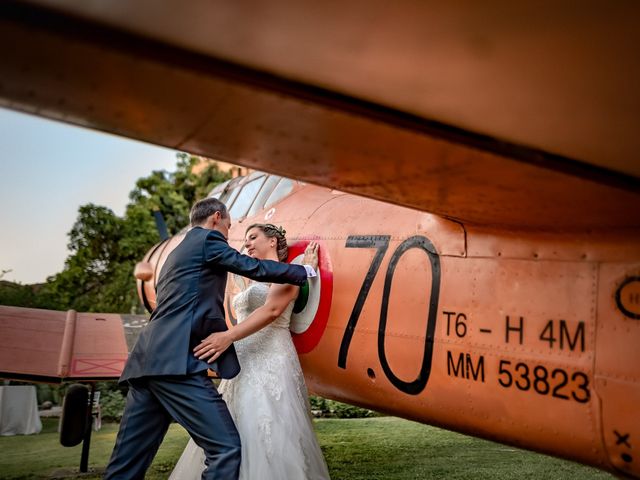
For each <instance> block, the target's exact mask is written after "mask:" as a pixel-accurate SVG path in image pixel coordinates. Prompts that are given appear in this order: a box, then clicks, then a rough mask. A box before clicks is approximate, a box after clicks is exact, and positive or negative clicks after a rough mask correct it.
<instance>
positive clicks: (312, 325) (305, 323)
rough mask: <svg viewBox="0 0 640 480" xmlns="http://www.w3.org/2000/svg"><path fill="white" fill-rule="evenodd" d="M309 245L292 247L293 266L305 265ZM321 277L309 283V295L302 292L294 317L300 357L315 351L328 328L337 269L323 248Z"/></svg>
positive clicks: (290, 255)
mask: <svg viewBox="0 0 640 480" xmlns="http://www.w3.org/2000/svg"><path fill="white" fill-rule="evenodd" d="M308 244H309V241H308V240H302V241H298V242H296V243H294V244H293V245H290V246H289V258H288V261H289V263H298V264H299V263H302V258H303V254H304V249H305V248H306V247H307V245H308ZM318 257H319V258H318V260H319V261H318V263H319V265H318V267H319V268H318V270H319V275H318V276H317V277H315V278H310V279H309V284H308V295H307V292H306V289H302V288H301V298H300V299H299V300H298V301H297V302H296V308H295V309H294V313H293V314H292V315H291V326H290V329H291V336H292V337H293V343H294V345H295V346H296V350H297V351H298V353H300V354H302V353H308V352H310V351H311V350H313V349H314V348H315V347H316V345H317V344H318V342H320V339H321V338H322V334H323V333H324V330H325V328H326V326H327V321H328V320H329V311H330V310H331V297H332V295H333V269H332V267H331V262H330V260H329V255H328V253H327V251H326V248H323V245H322V244H320V246H319V248H318Z"/></svg>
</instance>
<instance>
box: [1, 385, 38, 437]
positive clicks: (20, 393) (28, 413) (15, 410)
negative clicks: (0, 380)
mask: <svg viewBox="0 0 640 480" xmlns="http://www.w3.org/2000/svg"><path fill="white" fill-rule="evenodd" d="M41 430H42V422H40V416H39V415H38V397H37V395H36V387H34V386H33V385H9V386H2V387H0V435H2V436H9V435H31V434H33V433H40V431H41Z"/></svg>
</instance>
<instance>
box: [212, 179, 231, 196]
mask: <svg viewBox="0 0 640 480" xmlns="http://www.w3.org/2000/svg"><path fill="white" fill-rule="evenodd" d="M230 181H231V180H227V181H226V182H223V183H221V184H219V185H216V186H215V187H214V189H213V190H211V193H210V194H209V196H210V197H212V198H220V195H222V193H223V192H224V190H225V188H227V185H229V182H230Z"/></svg>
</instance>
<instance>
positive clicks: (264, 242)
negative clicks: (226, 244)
mask: <svg viewBox="0 0 640 480" xmlns="http://www.w3.org/2000/svg"><path fill="white" fill-rule="evenodd" d="M244 247H245V248H246V249H247V255H249V256H250V257H254V258H260V259H263V258H267V257H269V255H270V254H271V253H272V252H273V251H275V248H276V239H275V238H269V237H267V236H266V235H265V234H264V232H263V231H262V230H260V229H259V228H252V229H251V230H249V231H248V232H247V235H246V237H245V238H244Z"/></svg>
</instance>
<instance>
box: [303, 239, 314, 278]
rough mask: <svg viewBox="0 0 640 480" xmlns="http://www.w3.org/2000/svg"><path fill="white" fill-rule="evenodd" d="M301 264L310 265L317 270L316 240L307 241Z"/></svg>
mask: <svg viewBox="0 0 640 480" xmlns="http://www.w3.org/2000/svg"><path fill="white" fill-rule="evenodd" d="M302 264H303V265H311V266H312V267H313V269H314V270H316V271H317V270H318V244H317V243H316V242H309V245H307V248H305V250H304V258H303V259H302Z"/></svg>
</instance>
